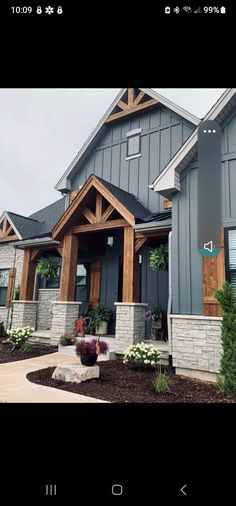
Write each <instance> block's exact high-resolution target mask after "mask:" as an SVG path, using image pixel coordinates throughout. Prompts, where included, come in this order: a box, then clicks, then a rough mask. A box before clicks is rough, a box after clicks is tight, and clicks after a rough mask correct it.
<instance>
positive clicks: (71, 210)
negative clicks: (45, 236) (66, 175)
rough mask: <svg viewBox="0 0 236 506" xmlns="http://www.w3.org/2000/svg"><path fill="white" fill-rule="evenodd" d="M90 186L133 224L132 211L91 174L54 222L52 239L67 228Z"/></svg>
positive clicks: (61, 234) (59, 236)
mask: <svg viewBox="0 0 236 506" xmlns="http://www.w3.org/2000/svg"><path fill="white" fill-rule="evenodd" d="M91 188H95V189H96V190H98V191H99V192H100V193H101V194H102V196H103V197H104V198H105V199H106V200H107V201H108V202H109V204H112V205H113V207H114V208H115V209H116V210H117V211H118V212H119V213H120V214H121V215H122V216H123V218H124V219H125V220H126V221H127V222H128V223H129V224H130V225H132V226H133V225H134V224H135V218H134V216H133V215H132V213H131V212H130V211H128V209H127V208H126V207H125V206H124V205H123V204H122V203H121V202H120V201H119V200H118V199H117V198H116V197H114V195H113V194H112V193H111V192H110V191H109V190H107V188H105V186H104V185H103V184H102V183H101V181H99V180H98V179H97V178H96V176H94V175H91V176H90V178H89V179H88V180H87V182H86V183H85V184H84V186H83V188H81V190H80V191H79V193H78V195H77V196H76V197H75V199H74V200H73V202H71V205H70V206H69V207H68V209H67V210H66V211H65V213H64V214H63V216H62V217H61V219H60V220H59V221H58V223H57V224H56V226H55V228H54V230H53V232H52V238H53V239H60V238H62V237H63V235H64V233H65V230H66V228H67V229H68V227H69V226H70V225H71V223H72V220H73V216H74V214H75V213H77V212H78V211H79V210H80V209H81V206H82V201H83V199H84V197H85V196H86V195H87V193H88V192H89V190H90V189H91Z"/></svg>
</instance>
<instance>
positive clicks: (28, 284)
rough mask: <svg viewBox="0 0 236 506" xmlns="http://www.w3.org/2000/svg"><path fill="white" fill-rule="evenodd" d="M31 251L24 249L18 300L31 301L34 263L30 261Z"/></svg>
mask: <svg viewBox="0 0 236 506" xmlns="http://www.w3.org/2000/svg"><path fill="white" fill-rule="evenodd" d="M30 257H31V249H30V248H25V250H24V262H23V269H22V276H21V288H20V300H33V294H34V279H35V270H36V263H35V262H32V260H30Z"/></svg>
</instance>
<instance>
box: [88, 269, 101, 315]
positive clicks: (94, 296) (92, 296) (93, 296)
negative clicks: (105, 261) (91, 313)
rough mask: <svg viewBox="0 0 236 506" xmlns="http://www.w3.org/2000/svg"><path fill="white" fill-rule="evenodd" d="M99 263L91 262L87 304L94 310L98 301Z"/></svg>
mask: <svg viewBox="0 0 236 506" xmlns="http://www.w3.org/2000/svg"><path fill="white" fill-rule="evenodd" d="M100 284H101V261H100V260H97V261H95V262H91V274H90V293H89V304H90V305H91V307H92V308H93V309H94V308H95V307H97V306H98V304H99V301H100Z"/></svg>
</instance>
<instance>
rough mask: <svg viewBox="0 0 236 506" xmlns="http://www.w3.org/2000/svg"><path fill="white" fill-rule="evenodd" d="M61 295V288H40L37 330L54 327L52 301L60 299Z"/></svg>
mask: <svg viewBox="0 0 236 506" xmlns="http://www.w3.org/2000/svg"><path fill="white" fill-rule="evenodd" d="M59 295H60V289H59V288H52V289H49V288H40V289H39V290H38V312H37V323H36V328H37V330H50V329H51V327H52V313H53V305H52V302H54V301H55V300H58V298H59Z"/></svg>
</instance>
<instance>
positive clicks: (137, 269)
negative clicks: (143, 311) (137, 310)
mask: <svg viewBox="0 0 236 506" xmlns="http://www.w3.org/2000/svg"><path fill="white" fill-rule="evenodd" d="M133 286H134V288H133V302H140V300H139V297H140V294H139V286H140V267H139V255H138V254H137V253H136V254H135V255H134V285H133Z"/></svg>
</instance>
